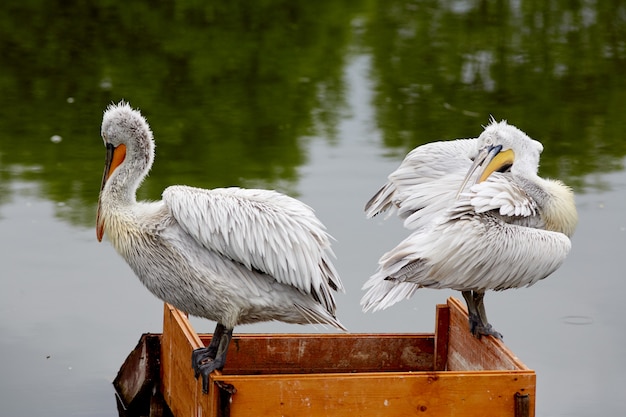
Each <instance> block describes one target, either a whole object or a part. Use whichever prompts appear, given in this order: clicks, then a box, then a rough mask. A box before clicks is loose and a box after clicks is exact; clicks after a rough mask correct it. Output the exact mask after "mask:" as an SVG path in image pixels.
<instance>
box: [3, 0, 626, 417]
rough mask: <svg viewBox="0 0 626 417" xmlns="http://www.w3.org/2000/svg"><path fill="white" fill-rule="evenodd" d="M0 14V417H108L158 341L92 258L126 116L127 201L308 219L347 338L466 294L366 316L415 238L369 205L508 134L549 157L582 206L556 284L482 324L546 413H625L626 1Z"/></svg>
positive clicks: (507, 299)
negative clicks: (379, 270) (450, 158)
mask: <svg viewBox="0 0 626 417" xmlns="http://www.w3.org/2000/svg"><path fill="white" fill-rule="evenodd" d="M0 9H2V11H3V12H4V13H0V16H1V17H0V22H1V23H0V34H1V36H0V52H2V56H3V64H2V66H0V89H1V91H2V93H3V100H2V101H0V115H1V116H0V265H2V274H1V276H0V335H1V337H0V370H1V372H0V375H1V376H0V405H1V407H0V415H6V416H15V417H19V416H44V415H45V416H69V415H73V416H115V415H117V412H116V409H115V401H114V397H113V390H112V387H111V384H110V382H111V381H112V379H113V378H114V377H115V374H116V372H117V369H118V368H119V366H120V364H121V363H122V361H123V360H124V358H125V357H126V355H127V354H128V352H129V351H130V350H131V349H132V348H133V347H134V346H135V344H136V342H137V340H138V339H139V336H140V335H141V333H143V332H160V330H161V314H162V304H161V303H160V302H159V301H158V300H156V299H155V298H154V297H153V296H151V295H150V294H149V293H148V292H147V291H146V290H145V289H144V288H143V287H142V286H141V284H140V283H139V281H138V280H137V279H136V278H135V277H134V276H133V274H132V272H131V271H130V269H129V268H128V267H127V266H126V265H125V263H124V262H123V261H122V259H121V258H119V257H118V256H117V255H116V254H115V253H114V251H113V249H112V248H111V247H110V245H109V244H108V243H106V242H105V243H100V244H99V243H97V242H96V239H95V230H94V221H95V206H96V201H97V193H98V188H99V185H100V178H101V177H100V176H101V172H102V162H103V159H104V148H103V145H102V142H101V139H100V138H99V127H100V122H101V117H102V112H103V110H104V108H105V107H106V105H107V104H108V103H110V102H117V101H119V100H120V99H126V100H128V101H130V103H131V104H132V105H133V106H137V107H139V108H140V109H141V110H142V111H143V113H144V114H145V115H146V117H147V118H148V120H149V122H150V124H151V126H152V128H153V130H154V133H155V137H156V141H157V156H156V162H155V167H154V169H153V171H152V173H151V175H150V177H149V178H148V179H147V180H146V181H145V183H144V185H143V187H142V189H141V191H140V198H152V199H156V198H159V196H160V193H161V191H162V190H163V188H165V187H166V186H168V185H171V184H176V183H181V184H189V185H195V186H202V187H207V188H211V187H217V186H228V185H240V186H248V187H251V186H254V187H265V188H274V189H278V190H280V191H283V192H286V193H288V194H290V195H293V196H295V197H298V198H300V199H302V200H303V201H305V202H306V203H308V204H310V205H311V206H312V207H314V208H315V210H316V213H317V215H318V216H319V218H320V219H321V220H322V221H323V222H324V223H325V224H326V225H327V227H328V229H329V231H330V232H331V233H332V234H333V235H334V236H335V238H336V239H337V241H336V243H335V244H334V249H335V252H336V254H337V258H338V259H337V267H338V269H339V271H340V274H341V276H342V279H343V280H344V282H345V284H346V287H347V293H346V294H345V295H341V296H339V297H338V305H339V316H340V319H341V320H342V322H343V323H344V324H345V325H346V326H347V327H348V328H349V329H350V330H351V331H354V332H387V331H388V332H410V331H419V332H432V331H433V324H434V309H435V305H436V304H437V303H442V302H444V301H445V299H446V297H448V296H450V295H456V296H458V294H455V293H454V292H452V291H436V290H423V291H418V293H417V294H416V295H415V296H414V297H413V299H411V300H409V301H405V302H402V303H399V304H397V305H395V306H393V307H392V308H390V309H388V310H387V311H384V312H380V313H375V314H368V315H363V314H362V313H361V312H360V308H359V305H358V302H359V299H360V297H361V291H360V287H361V285H362V283H363V282H364V281H365V280H366V279H367V277H369V275H371V274H372V273H373V271H374V270H375V268H376V261H377V259H378V257H379V256H380V255H381V254H382V253H383V252H385V251H386V250H388V249H390V248H391V247H393V246H394V245H395V244H396V243H397V242H398V241H400V240H401V239H402V238H403V237H404V236H405V235H406V231H404V230H403V229H402V227H401V225H400V223H399V221H397V219H394V218H390V219H388V220H386V221H384V220H383V219H375V220H366V219H365V218H364V216H363V213H362V207H363V205H364V203H365V201H367V199H369V197H370V196H371V195H372V194H373V193H374V192H375V191H376V190H377V189H378V187H379V186H380V185H381V184H382V183H383V182H384V181H385V178H386V176H387V175H388V174H389V173H390V172H391V171H392V170H394V169H395V168H396V167H397V165H398V164H399V163H400V161H401V160H402V158H403V156H404V155H405V154H406V152H408V151H409V150H410V149H412V148H413V147H414V146H417V145H419V144H421V143H425V142H428V141H431V140H438V139H451V138H457V137H474V136H476V135H478V134H479V133H480V131H481V130H482V128H481V125H484V124H486V123H487V121H488V118H489V116H490V115H494V116H495V117H496V118H498V119H503V118H504V119H508V120H509V122H510V123H512V124H515V125H517V126H518V127H520V128H521V129H522V130H524V131H526V132H527V133H528V134H529V135H530V136H532V137H534V138H536V139H538V140H541V141H542V142H543V143H544V146H545V152H544V154H543V156H542V165H541V171H540V173H541V174H542V175H545V176H549V177H555V178H560V179H562V180H563V181H565V182H567V183H568V184H570V185H572V186H573V187H574V188H575V191H576V193H577V205H578V208H579V214H580V225H579V228H578V230H577V232H576V234H575V236H574V238H573V249H572V252H571V254H570V256H569V258H568V259H567V261H566V262H565V264H564V265H563V267H562V268H561V269H559V270H558V271H557V272H556V273H554V274H553V275H552V276H551V277H549V278H548V279H546V280H544V281H542V282H540V283H538V284H537V285H535V286H534V287H531V288H529V289H523V290H517V291H508V292H503V293H490V294H488V295H487V299H486V302H487V307H488V312H489V315H490V319H491V321H492V322H493V324H494V326H495V327H496V328H497V329H498V330H499V331H500V332H502V333H503V334H504V336H505V342H506V343H507V345H508V346H509V347H510V348H511V349H512V350H513V351H514V352H515V353H516V354H517V355H518V356H519V357H520V359H521V360H522V361H523V362H525V363H526V364H527V365H528V366H529V367H531V368H532V369H535V370H536V372H537V415H539V416H593V415H622V414H624V413H626V402H625V401H624V400H623V399H622V396H621V391H622V387H623V386H625V383H626V377H624V375H626V372H625V371H626V360H625V359H624V358H623V355H622V350H623V349H622V347H623V346H624V344H625V342H626V340H625V338H626V336H624V332H623V329H624V320H623V317H624V316H625V314H626V307H624V303H623V302H622V294H624V290H626V284H625V283H624V279H623V277H624V270H625V269H626V260H624V253H626V252H625V249H626V221H625V220H624V215H623V213H625V212H626V172H625V171H624V169H623V167H624V163H625V161H626V159H625V156H626V142H625V141H624V140H623V136H624V132H626V122H625V121H624V120H623V117H622V116H623V114H625V111H626V88H625V85H624V80H623V78H624V77H623V74H622V72H621V71H620V68H624V59H625V54H626V47H625V44H624V43H625V39H626V33H625V32H626V24H625V23H626V22H625V21H624V19H625V16H626V11H625V9H624V6H622V5H621V4H617V3H612V2H591V1H585V2H579V3H570V2H561V1H550V2H523V3H522V2H515V1H511V2H504V1H486V2H470V1H448V2H441V1H439V2H435V1H416V2H410V1H385V2H377V1H338V2H337V1H332V2H330V1H329V2H324V1H321V2H315V3H314V4H313V3H311V2H305V1H302V2H291V1H290V2H286V1H285V2H280V1H269V2H262V3H261V2H253V3H252V4H248V2H229V3H228V4H227V5H226V4H223V5H216V6H210V5H207V6H202V7H199V6H197V5H194V4H192V3H191V2H176V4H175V5H169V6H168V5H154V4H152V3H148V2H132V3H128V4H124V5H117V4H108V3H107V2H101V3H100V4H98V5H94V4H83V3H79V2H77V3H76V4H74V5H67V4H66V3H63V5H61V3H60V2H40V1H23V2H20V3H19V4H7V3H3V5H2V6H0ZM27 18H28V19H27ZM26 21H28V22H29V24H25V23H24V22H26ZM5 58H6V59H5ZM194 325H195V326H196V327H197V329H198V330H199V331H203V332H210V331H212V328H213V325H214V324H213V323H209V322H207V321H204V320H194ZM236 331H239V332H263V331H276V332H298V331H308V332H313V331H325V330H324V329H316V328H313V327H310V326H292V325H286V324H280V323H266V324H258V325H252V326H241V327H240V328H238V329H236Z"/></svg>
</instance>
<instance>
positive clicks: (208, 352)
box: [191, 323, 225, 378]
mask: <svg viewBox="0 0 626 417" xmlns="http://www.w3.org/2000/svg"><path fill="white" fill-rule="evenodd" d="M224 329H225V327H224V325H223V324H220V323H217V326H215V331H214V332H213V337H212V338H211V343H209V346H207V347H201V348H198V349H195V350H194V351H193V352H192V353H191V367H192V368H193V370H194V371H196V378H197V377H198V375H199V373H198V367H199V366H200V364H202V362H204V361H206V360H213V359H215V355H216V354H217V349H218V347H219V344H220V340H221V339H222V335H223V334H224Z"/></svg>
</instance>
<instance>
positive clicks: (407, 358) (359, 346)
mask: <svg viewBox="0 0 626 417" xmlns="http://www.w3.org/2000/svg"><path fill="white" fill-rule="evenodd" d="M201 340H202V342H203V343H205V344H208V343H209V342H210V336H209V335H206V336H202V337H201ZM433 352H434V338H433V336H432V335H416V334H371V333H368V334H358V333H353V334H246V335H238V336H235V337H233V341H232V343H231V346H230V349H229V351H228V356H227V359H226V367H225V368H224V371H223V372H224V374H248V375H249V374H285V373H296V374H308V373H333V372H376V371H385V372H389V371H397V372H399V371H431V370H432V366H433Z"/></svg>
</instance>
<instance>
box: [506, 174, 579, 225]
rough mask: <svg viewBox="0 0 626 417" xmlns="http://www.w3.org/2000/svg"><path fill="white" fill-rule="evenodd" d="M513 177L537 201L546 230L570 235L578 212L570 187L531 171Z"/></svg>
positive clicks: (575, 223) (576, 222)
mask: <svg viewBox="0 0 626 417" xmlns="http://www.w3.org/2000/svg"><path fill="white" fill-rule="evenodd" d="M515 177H516V179H517V181H519V182H520V183H522V184H523V188H524V190H525V191H526V193H528V195H529V196H530V197H532V198H533V199H534V200H535V202H537V205H538V206H539V208H540V210H541V216H542V218H543V220H544V222H545V227H546V230H551V231H554V232H560V233H563V234H565V235H567V236H568V237H570V236H572V235H573V234H574V230H575V229H576V225H577V224H578V212H577V211H576V204H575V203H574V193H573V192H572V190H571V188H569V187H568V186H566V185H565V184H563V183H562V182H561V181H558V180H549V179H543V178H541V177H539V176H538V175H535V174H532V173H531V174H530V175H528V174H527V175H523V176H522V175H516V176H515Z"/></svg>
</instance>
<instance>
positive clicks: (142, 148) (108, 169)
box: [96, 101, 154, 241]
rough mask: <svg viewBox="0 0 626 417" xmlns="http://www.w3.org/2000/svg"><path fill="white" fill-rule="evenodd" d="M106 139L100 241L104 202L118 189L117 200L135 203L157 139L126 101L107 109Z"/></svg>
mask: <svg viewBox="0 0 626 417" xmlns="http://www.w3.org/2000/svg"><path fill="white" fill-rule="evenodd" d="M102 140H103V141H104V145H105V147H106V159H105V161H104V173H103V174H102V185H101V186H100V197H99V199H98V212H97V215H96V235H97V237H98V241H101V240H102V236H103V235H104V226H105V224H104V223H105V222H104V216H103V215H102V210H103V204H104V203H103V202H104V201H105V200H106V201H108V200H109V198H108V193H115V201H116V202H117V203H120V204H124V203H133V202H134V201H135V193H136V191H137V188H138V187H139V185H140V184H141V181H142V180H143V179H144V178H145V176H146V175H147V173H148V171H149V170H150V167H151V166H152V161H153V160H154V139H153V137H152V131H151V130H150V126H149V125H148V122H147V121H146V119H144V117H143V116H142V115H141V113H139V112H138V111H137V110H133V109H132V108H131V107H130V105H129V104H128V103H126V102H124V101H121V102H120V103H119V104H111V105H109V107H108V108H107V109H106V111H105V112H104V117H103V119H102Z"/></svg>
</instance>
